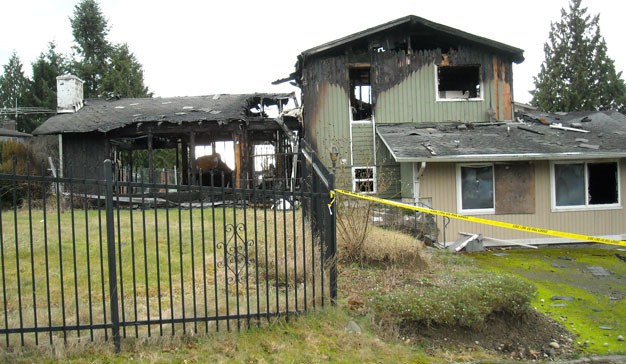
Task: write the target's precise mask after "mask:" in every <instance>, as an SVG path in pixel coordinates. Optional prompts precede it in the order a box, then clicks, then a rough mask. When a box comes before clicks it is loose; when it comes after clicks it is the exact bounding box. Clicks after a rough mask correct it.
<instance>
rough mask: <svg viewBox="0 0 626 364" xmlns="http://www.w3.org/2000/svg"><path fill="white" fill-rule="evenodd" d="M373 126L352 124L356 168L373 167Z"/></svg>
mask: <svg viewBox="0 0 626 364" xmlns="http://www.w3.org/2000/svg"><path fill="white" fill-rule="evenodd" d="M372 128H373V124H372V123H368V124H352V153H353V163H354V165H355V166H373V165H375V162H376V161H375V160H374V141H373V135H374V132H373V130H372Z"/></svg>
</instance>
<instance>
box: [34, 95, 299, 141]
mask: <svg viewBox="0 0 626 364" xmlns="http://www.w3.org/2000/svg"><path fill="white" fill-rule="evenodd" d="M290 100H295V95H294V94H293V93H288V94H280V93H262V94H261V93H257V94H239V95H229V94H222V95H220V94H217V95H207V96H189V97H167V98H130V99H124V98H113V99H108V100H105V99H93V100H86V101H85V106H84V107H83V108H81V109H80V110H78V111H77V112H75V113H69V114H58V115H55V116H53V117H51V118H50V119H48V120H47V121H46V122H44V123H43V124H42V125H41V126H39V127H38V128H37V129H36V130H35V131H34V132H33V134H34V135H45V134H65V133H88V132H102V133H106V132H109V131H112V130H116V129H120V128H123V127H126V126H129V125H132V124H139V123H142V124H144V125H145V124H148V123H158V124H159V125H161V124H162V123H167V124H177V125H183V124H189V123H198V122H209V123H210V122H215V123H229V122H231V121H242V122H252V121H255V122H268V123H274V120H275V119H274V118H270V117H268V116H267V115H266V114H265V113H264V108H265V107H268V106H273V105H277V106H280V108H282V107H283V106H285V105H287V103H288V102H289V101H290Z"/></svg>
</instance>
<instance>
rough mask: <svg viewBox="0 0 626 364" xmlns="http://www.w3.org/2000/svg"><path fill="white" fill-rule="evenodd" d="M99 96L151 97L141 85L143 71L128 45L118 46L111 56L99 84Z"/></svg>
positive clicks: (142, 84)
mask: <svg viewBox="0 0 626 364" xmlns="http://www.w3.org/2000/svg"><path fill="white" fill-rule="evenodd" d="M100 94H104V95H116V96H121V97H152V93H151V92H149V91H148V88H147V87H146V86H145V85H144V83H143V69H142V67H141V64H140V63H139V62H138V61H137V58H136V57H135V55H134V54H133V53H132V52H131V51H130V50H129V49H128V44H126V43H124V44H118V45H117V46H115V47H114V49H113V52H112V54H111V63H110V64H109V69H108V71H107V73H106V74H105V75H104V77H103V78H102V82H101V83H100Z"/></svg>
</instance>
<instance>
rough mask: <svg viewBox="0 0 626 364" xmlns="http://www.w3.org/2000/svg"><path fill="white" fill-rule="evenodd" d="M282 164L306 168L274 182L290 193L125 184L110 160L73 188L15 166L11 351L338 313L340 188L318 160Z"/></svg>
mask: <svg viewBox="0 0 626 364" xmlns="http://www.w3.org/2000/svg"><path fill="white" fill-rule="evenodd" d="M278 157H279V158H284V159H285V160H297V161H298V162H297V168H284V170H283V171H282V175H280V173H281V172H280V171H279V172H277V173H278V174H279V175H280V176H282V179H283V180H284V181H285V183H281V184H271V183H265V181H263V180H262V178H261V179H259V178H257V177H255V178H251V179H249V180H241V181H240V183H239V184H238V185H239V186H240V187H238V188H234V187H232V186H231V185H228V186H225V187H213V186H222V185H223V184H222V183H216V182H217V181H218V180H221V181H224V180H225V176H221V175H219V176H218V175H210V176H205V178H204V180H201V181H200V184H201V185H199V186H190V185H181V184H180V182H179V183H178V184H175V185H172V184H167V183H165V184H158V183H146V182H143V181H140V182H129V181H119V180H115V179H114V176H118V175H120V174H117V173H114V172H115V171H114V168H115V166H112V165H111V162H110V161H106V162H104V163H103V166H102V168H101V169H100V170H101V171H102V173H101V174H99V175H98V176H87V175H82V176H81V175H70V176H65V177H62V176H58V175H56V174H55V176H48V175H47V174H48V172H49V171H47V170H46V169H45V167H42V168H39V169H35V168H32V167H31V166H28V165H23V164H21V163H20V162H19V161H14V163H13V171H12V173H9V174H0V191H1V196H0V197H1V202H2V209H0V268H1V269H0V280H1V282H0V283H1V287H2V288H1V291H0V297H1V299H0V338H1V339H2V341H3V342H4V345H5V346H6V347H10V346H30V345H41V344H44V345H48V344H50V345H53V344H55V342H61V343H63V342H68V341H85V340H89V341H94V340H112V341H113V342H114V344H115V347H116V349H117V350H119V348H120V343H121V342H123V338H125V337H129V336H131V337H149V336H153V335H178V334H182V333H201V332H208V331H220V330H231V329H242V328H247V327H250V326H252V325H255V324H257V323H260V322H261V321H262V320H269V319H270V318H272V317H275V316H286V317H287V318H288V317H289V315H291V314H294V313H299V312H304V311H308V310H312V309H315V308H317V307H321V306H324V305H328V304H330V303H332V302H334V300H335V299H336V296H337V281H336V279H337V270H336V266H335V261H336V259H334V256H335V252H336V240H335V220H334V214H333V213H332V211H331V208H329V202H330V201H329V195H330V193H329V192H330V190H331V189H332V188H333V183H334V177H333V176H332V175H331V174H329V173H328V172H327V170H326V169H325V168H324V167H323V166H322V165H321V163H319V161H318V160H317V158H316V157H315V154H314V153H311V152H301V153H300V154H298V155H296V156H295V158H293V157H294V156H287V155H283V156H278ZM285 165H286V164H285ZM73 167H75V168H72V166H67V167H66V168H65V170H66V171H68V170H78V171H80V170H83V171H86V170H88V169H87V168H80V167H81V166H73ZM296 170H297V171H298V172H297V177H296V178H293V177H294V176H292V175H291V174H290V173H291V171H296ZM78 174H80V173H78ZM177 180H178V181H180V178H178V179H177Z"/></svg>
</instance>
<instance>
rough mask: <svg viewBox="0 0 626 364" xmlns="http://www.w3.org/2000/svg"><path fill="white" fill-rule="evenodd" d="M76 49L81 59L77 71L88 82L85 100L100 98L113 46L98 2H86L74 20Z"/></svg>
mask: <svg viewBox="0 0 626 364" xmlns="http://www.w3.org/2000/svg"><path fill="white" fill-rule="evenodd" d="M70 22H71V24H72V35H73V36H74V41H75V42H76V45H75V46H74V49H75V50H76V52H77V53H78V55H79V56H80V57H81V59H80V60H78V61H75V62H74V63H73V67H72V68H73V71H74V72H75V73H76V75H77V76H78V77H80V78H81V79H82V80H83V81H85V85H84V86H85V88H84V92H85V98H90V97H97V96H98V89H99V84H100V81H101V80H102V78H103V77H104V75H105V74H106V72H107V70H108V62H109V56H110V54H111V45H110V44H109V41H108V40H107V35H108V33H109V25H108V22H107V19H106V18H105V17H104V15H103V14H102V11H101V10H100V5H99V4H98V2H97V1H96V0H82V1H81V2H80V3H78V4H77V5H76V6H75V7H74V16H73V17H70Z"/></svg>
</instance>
